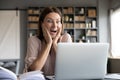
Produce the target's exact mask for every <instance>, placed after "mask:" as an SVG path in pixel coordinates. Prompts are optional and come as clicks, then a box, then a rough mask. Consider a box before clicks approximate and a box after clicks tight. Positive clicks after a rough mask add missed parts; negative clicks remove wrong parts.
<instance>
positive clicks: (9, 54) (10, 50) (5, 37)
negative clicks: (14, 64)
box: [0, 10, 20, 60]
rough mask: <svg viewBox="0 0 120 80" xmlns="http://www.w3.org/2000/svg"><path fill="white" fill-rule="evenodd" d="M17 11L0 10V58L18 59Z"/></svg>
mask: <svg viewBox="0 0 120 80" xmlns="http://www.w3.org/2000/svg"><path fill="white" fill-rule="evenodd" d="M19 19H20V17H19V11H18V12H17V14H16V11H15V10H14V11H13V10H11V11H10V10H7V11H6V10H1V11H0V60H2V59H20V20H19Z"/></svg>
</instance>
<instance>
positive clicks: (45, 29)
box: [42, 24, 52, 44]
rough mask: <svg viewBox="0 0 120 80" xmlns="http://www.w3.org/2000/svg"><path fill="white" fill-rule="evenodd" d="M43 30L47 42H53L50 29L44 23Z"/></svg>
mask: <svg viewBox="0 0 120 80" xmlns="http://www.w3.org/2000/svg"><path fill="white" fill-rule="evenodd" d="M42 31H43V36H44V38H45V42H46V43H47V44H52V38H51V35H50V33H49V31H48V29H47V28H46V26H45V25H44V24H43V25H42Z"/></svg>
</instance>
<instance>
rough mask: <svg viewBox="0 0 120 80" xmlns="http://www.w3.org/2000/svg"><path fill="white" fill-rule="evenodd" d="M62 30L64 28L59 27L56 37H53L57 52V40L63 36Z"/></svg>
mask: <svg viewBox="0 0 120 80" xmlns="http://www.w3.org/2000/svg"><path fill="white" fill-rule="evenodd" d="M61 31H62V29H61V28H59V29H58V33H57V35H56V37H55V38H54V39H53V43H52V45H53V49H54V51H55V53H56V49H57V42H58V40H59V38H60V36H61Z"/></svg>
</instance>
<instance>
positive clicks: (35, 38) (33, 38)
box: [28, 36, 40, 42]
mask: <svg viewBox="0 0 120 80" xmlns="http://www.w3.org/2000/svg"><path fill="white" fill-rule="evenodd" d="M28 41H34V42H36V41H37V42H38V41H40V39H39V38H38V37H37V36H31V37H29V38H28Z"/></svg>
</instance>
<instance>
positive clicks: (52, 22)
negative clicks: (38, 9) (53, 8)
mask: <svg viewBox="0 0 120 80" xmlns="http://www.w3.org/2000/svg"><path fill="white" fill-rule="evenodd" d="M43 24H44V25H45V27H47V29H48V31H49V33H50V35H51V37H52V38H55V37H56V35H57V33H58V31H60V30H59V29H61V28H62V23H61V17H60V15H59V14H58V13H55V12H51V13H49V14H48V15H47V16H46V17H45V19H44V21H43Z"/></svg>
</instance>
